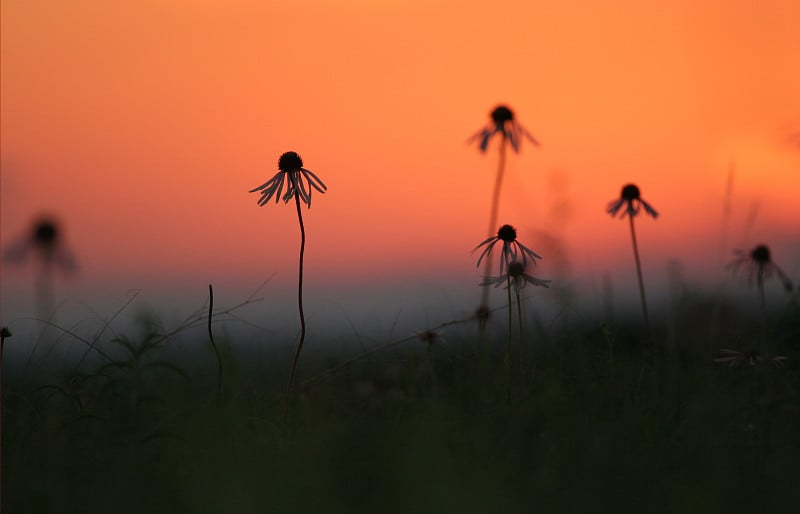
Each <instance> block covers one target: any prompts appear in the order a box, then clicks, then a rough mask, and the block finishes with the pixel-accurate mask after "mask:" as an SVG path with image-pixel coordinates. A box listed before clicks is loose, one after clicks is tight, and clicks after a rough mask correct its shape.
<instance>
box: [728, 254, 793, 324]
mask: <svg viewBox="0 0 800 514" xmlns="http://www.w3.org/2000/svg"><path fill="white" fill-rule="evenodd" d="M734 253H735V254H736V259H734V260H733V261H732V262H730V263H729V264H728V268H729V269H731V270H732V271H733V272H734V273H735V274H738V275H740V276H742V277H744V278H745V279H747V282H748V283H749V284H750V285H752V284H753V282H755V283H756V287H757V288H758V297H759V300H760V306H761V323H762V329H764V330H766V305H765V301H764V282H766V281H767V280H769V279H771V278H772V277H773V276H775V275H777V276H778V278H779V279H780V280H781V282H782V283H783V288H784V289H785V290H786V291H787V292H791V291H792V289H793V288H794V285H793V284H792V281H791V280H789V277H788V276H787V275H786V273H784V272H783V270H782V269H781V268H780V267H779V266H778V265H777V264H775V261H773V260H772V252H770V250H769V247H768V246H767V245H764V244H760V245H758V246H756V247H755V248H753V249H752V250H750V251H744V250H735V251H734ZM764 335H765V334H764Z"/></svg>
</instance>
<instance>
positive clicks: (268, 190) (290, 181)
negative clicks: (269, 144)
mask: <svg viewBox="0 0 800 514" xmlns="http://www.w3.org/2000/svg"><path fill="white" fill-rule="evenodd" d="M278 170H279V171H278V173H276V174H275V176H273V177H272V178H271V179H269V180H268V181H266V182H264V183H263V184H261V185H260V186H258V187H257V188H255V189H251V190H250V192H251V193H255V192H256V191H261V198H259V199H258V205H262V206H263V205H265V204H266V203H267V202H269V201H270V199H272V197H273V196H274V197H275V203H278V199H282V200H283V201H284V202H286V203H288V202H289V200H291V199H292V198H294V196H295V195H297V196H298V197H299V198H300V200H301V201H302V202H303V203H305V204H306V205H308V206H309V207H311V192H312V190H313V189H316V190H317V191H319V192H320V193H324V192H325V191H327V190H328V188H327V187H326V186H325V184H323V183H322V180H320V179H319V177H318V176H316V175H315V174H314V172H312V171H311V170H307V169H306V168H304V167H303V159H301V158H300V156H299V155H297V153H295V152H286V153H284V154H283V155H281V157H280V159H278ZM284 182H286V183H287V184H286V193H284V195H283V197H281V191H282V190H283V184H284Z"/></svg>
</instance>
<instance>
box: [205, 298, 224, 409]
mask: <svg viewBox="0 0 800 514" xmlns="http://www.w3.org/2000/svg"><path fill="white" fill-rule="evenodd" d="M213 310H214V289H213V288H212V287H211V284H208V339H209V340H210V341H211V347H212V348H214V355H216V356H217V402H219V399H220V395H221V394H222V355H221V354H220V353H219V348H217V343H216V342H215V341H214V334H213V332H211V315H212V313H213Z"/></svg>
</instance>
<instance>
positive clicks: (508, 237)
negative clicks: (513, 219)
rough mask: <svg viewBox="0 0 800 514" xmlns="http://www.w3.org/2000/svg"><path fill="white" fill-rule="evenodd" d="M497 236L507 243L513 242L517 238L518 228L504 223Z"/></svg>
mask: <svg viewBox="0 0 800 514" xmlns="http://www.w3.org/2000/svg"><path fill="white" fill-rule="evenodd" d="M497 238H498V239H500V240H501V241H503V242H505V243H511V242H513V241H516V239H517V230H516V229H515V228H514V227H512V226H511V225H503V226H502V227H500V230H498V231H497Z"/></svg>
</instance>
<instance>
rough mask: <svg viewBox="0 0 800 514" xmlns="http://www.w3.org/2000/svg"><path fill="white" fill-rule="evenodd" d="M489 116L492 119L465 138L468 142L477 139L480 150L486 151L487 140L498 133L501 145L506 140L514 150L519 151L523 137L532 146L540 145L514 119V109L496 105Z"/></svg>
mask: <svg viewBox="0 0 800 514" xmlns="http://www.w3.org/2000/svg"><path fill="white" fill-rule="evenodd" d="M490 117H491V119H492V121H491V122H490V123H489V124H488V125H487V126H486V127H485V128H483V129H481V130H479V131H478V132H476V133H475V134H474V135H473V136H472V137H470V138H469V139H468V140H467V142H468V143H472V142H473V141H476V140H477V141H479V144H478V148H480V150H481V152H485V151H486V149H487V148H488V147H489V140H490V139H492V137H493V136H494V135H495V134H500V135H501V136H502V139H503V141H502V143H503V145H505V143H506V141H508V144H510V145H511V148H512V149H513V150H514V151H515V152H519V147H520V143H521V141H522V138H523V137H524V138H525V139H527V140H528V141H530V142H531V143H532V144H533V145H534V146H540V145H539V141H537V140H536V138H534V137H533V136H532V135H531V133H530V132H528V130H527V129H526V128H525V127H523V126H522V124H520V123H519V122H518V121H517V120H515V119H514V111H512V110H511V109H510V108H509V107H507V106H505V105H498V106H497V107H495V109H494V110H493V111H492V112H491V114H490Z"/></svg>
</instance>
